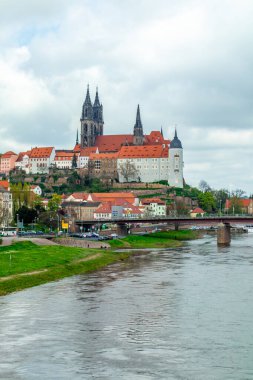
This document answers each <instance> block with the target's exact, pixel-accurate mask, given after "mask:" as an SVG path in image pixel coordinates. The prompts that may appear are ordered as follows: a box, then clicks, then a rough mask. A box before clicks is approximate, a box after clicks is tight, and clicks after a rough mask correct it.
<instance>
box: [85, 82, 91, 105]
mask: <svg viewBox="0 0 253 380" xmlns="http://www.w3.org/2000/svg"><path fill="white" fill-rule="evenodd" d="M84 104H85V105H91V100H90V90H89V85H87V92H86V98H85V101H84Z"/></svg>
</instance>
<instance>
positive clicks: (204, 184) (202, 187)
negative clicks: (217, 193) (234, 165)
mask: <svg viewBox="0 0 253 380" xmlns="http://www.w3.org/2000/svg"><path fill="white" fill-rule="evenodd" d="M199 189H200V190H201V191H203V193H205V192H206V191H211V190H212V189H211V187H210V186H209V185H208V183H207V182H206V181H204V180H202V181H200V183H199Z"/></svg>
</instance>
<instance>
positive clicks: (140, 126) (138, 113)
mask: <svg viewBox="0 0 253 380" xmlns="http://www.w3.org/2000/svg"><path fill="white" fill-rule="evenodd" d="M136 128H141V129H142V122H141V113H140V106H139V104H138V107H137V113H136V123H135V126H134V129H136Z"/></svg>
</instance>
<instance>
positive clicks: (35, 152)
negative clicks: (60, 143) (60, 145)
mask: <svg viewBox="0 0 253 380" xmlns="http://www.w3.org/2000/svg"><path fill="white" fill-rule="evenodd" d="M53 149H54V148H53V147H52V146H50V147H43V148H33V149H32V150H31V154H30V158H37V157H39V158H40V157H43V158H49V157H50V156H51V154H52V151H53Z"/></svg>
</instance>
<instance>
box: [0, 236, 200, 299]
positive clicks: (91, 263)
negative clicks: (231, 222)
mask: <svg viewBox="0 0 253 380" xmlns="http://www.w3.org/2000/svg"><path fill="white" fill-rule="evenodd" d="M197 237H198V236H197V234H196V232H194V231H168V232H157V233H155V234H150V235H144V236H134V235H131V236H127V237H126V238H124V239H117V240H112V241H110V245H111V249H102V248H100V249H98V248H93V249H91V248H89V249H87V248H78V247H66V246H61V245H51V246H49V245H48V246H45V245H44V246H38V245H35V244H34V243H32V242H30V241H22V242H17V243H14V244H13V245H11V246H3V247H0V296H2V295H6V294H9V293H12V292H15V291H19V290H22V289H25V288H29V287H33V286H37V285H41V284H45V283H47V282H51V281H56V280H59V279H62V278H64V277H68V276H73V275H77V274H81V273H88V272H93V271H96V270H98V269H101V268H103V267H105V266H107V265H109V264H112V263H116V262H118V261H122V260H126V259H128V258H129V257H130V256H133V255H135V254H136V252H133V251H132V252H131V251H126V252H120V253H119V252H116V251H115V249H117V248H129V249H130V248H140V249H141V248H177V247H180V246H181V245H182V241H183V240H190V239H195V238H197Z"/></svg>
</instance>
